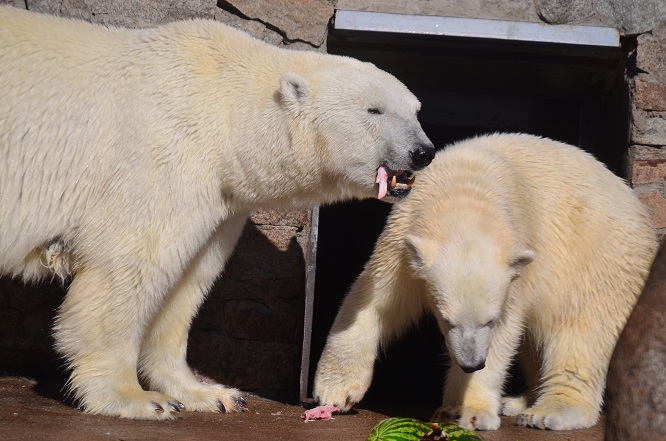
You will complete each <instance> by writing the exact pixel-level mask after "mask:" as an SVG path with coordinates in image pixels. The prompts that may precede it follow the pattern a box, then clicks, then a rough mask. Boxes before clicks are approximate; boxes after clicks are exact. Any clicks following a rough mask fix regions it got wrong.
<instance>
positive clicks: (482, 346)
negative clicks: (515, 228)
mask: <svg viewBox="0 0 666 441" xmlns="http://www.w3.org/2000/svg"><path fill="white" fill-rule="evenodd" d="M407 247H408V249H409V250H410V254H411V259H412V262H411V263H412V267H413V268H414V269H415V270H416V273H417V276H418V277H420V278H422V279H423V280H424V281H425V282H426V284H427V286H428V293H429V300H430V302H431V305H432V309H433V311H434V313H435V315H436V316H437V319H438V322H439V325H440V329H441V330H442V333H443V334H444V338H445V341H446V347H447V350H448V352H449V355H450V357H451V359H452V360H453V361H454V362H455V363H456V364H457V365H458V366H460V368H461V369H462V370H463V371H465V372H467V373H471V372H474V371H477V370H479V369H483V368H484V367H485V363H486V358H487V356H488V350H489V348H490V345H491V344H492V340H493V336H494V334H495V330H496V328H497V326H498V325H499V324H500V323H501V321H502V320H503V318H504V313H505V311H506V309H507V308H509V307H511V305H510V302H511V300H510V299H509V289H510V286H511V284H512V283H514V280H515V279H516V278H517V277H519V276H520V274H521V272H522V270H523V268H524V267H525V265H527V264H528V263H530V262H531V261H532V260H533V259H534V252H532V251H530V250H524V251H521V252H514V253H509V252H506V251H505V250H504V248H503V247H502V246H500V245H497V244H493V243H489V242H486V241H485V240H483V239H478V238H476V237H472V238H470V240H458V239H452V240H450V241H448V242H446V243H441V242H436V241H433V240H431V239H429V238H419V237H415V236H408V238H407Z"/></svg>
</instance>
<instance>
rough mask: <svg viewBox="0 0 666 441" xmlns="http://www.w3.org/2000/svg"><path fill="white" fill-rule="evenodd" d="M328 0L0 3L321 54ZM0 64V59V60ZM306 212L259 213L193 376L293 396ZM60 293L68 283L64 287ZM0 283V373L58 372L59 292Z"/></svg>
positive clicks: (211, 314)
mask: <svg viewBox="0 0 666 441" xmlns="http://www.w3.org/2000/svg"><path fill="white" fill-rule="evenodd" d="M334 3H335V0H301V1H298V2H294V1H289V0H226V1H219V2H215V1H214V0H175V1H172V0H39V1H36V0H25V1H18V0H9V1H7V0H0V4H11V5H13V6H15V7H20V8H27V9H29V10H32V11H35V12H42V13H47V14H54V15H60V16H64V17H73V18H80V19H83V20H86V21H91V22H94V23H99V24H103V25H109V26H122V27H132V28H140V27H150V26H155V25H158V24H160V23H166V22H170V21H174V20H180V19H188V18H207V19H214V20H218V21H221V22H224V23H226V24H229V25H231V26H234V27H236V28H239V29H242V30H244V31H246V32H248V33H250V34H251V35H253V36H255V37H256V38H259V39H261V40H264V41H266V42H268V43H270V44H274V45H278V46H284V47H290V48H292V49H299V50H315V51H325V50H326V35H327V32H328V22H329V20H330V18H331V17H332V15H333V6H334ZM0 62H1V61H0ZM309 225H310V212H309V211H307V210H304V211H292V212H286V213H282V212H280V213H278V212H273V211H259V212H256V213H254V214H253V215H252V216H251V218H250V219H249V221H248V223H247V225H246V227H245V230H244V233H243V236H242V237H241V239H240V241H239V245H238V247H237V249H236V251H235V253H234V255H233V256H232V258H231V260H230V262H229V263H228V265H227V268H226V269H225V272H224V274H223V275H222V276H221V277H220V279H219V280H218V282H217V283H216V284H215V286H214V288H213V289H212V291H211V293H210V294H209V297H208V299H207V301H206V302H205V303H204V307H203V308H202V310H201V311H200V314H199V316H198V317H197V318H196V319H195V322H194V325H193V329H192V332H191V335H190V342H189V350H188V358H189V361H190V364H191V365H192V366H193V367H194V368H196V369H197V370H199V371H200V372H201V373H203V374H205V375H208V376H210V377H212V378H215V379H216V380H218V381H220V382H223V383H228V384H230V385H233V386H235V387H239V388H241V389H243V390H246V391H251V392H256V393H260V394H262V395H264V396H268V397H279V396H285V395H288V396H289V397H291V398H295V397H297V396H298V395H297V394H298V387H299V372H300V361H301V360H300V356H301V341H302V335H303V311H304V291H305V288H304V286H305V260H306V251H305V250H307V247H308V243H307V242H308V239H309ZM64 288H66V287H64ZM64 288H63V287H60V286H59V285H58V284H56V283H51V284H49V283H43V284H40V285H37V286H25V285H24V284H23V283H21V282H20V281H16V280H9V279H6V278H5V279H0V371H6V372H12V373H21V374H29V375H35V376H38V377H39V378H46V377H49V376H51V375H53V374H54V373H55V374H63V373H64V370H63V368H62V360H60V359H59V358H58V356H57V354H55V353H54V351H53V350H52V344H53V340H52V337H51V333H50V329H51V326H52V323H53V318H54V317H55V312H56V309H57V308H58V306H59V305H60V302H61V301H62V298H63V296H64V292H65V289H64Z"/></svg>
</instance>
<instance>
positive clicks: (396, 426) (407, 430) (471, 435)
mask: <svg viewBox="0 0 666 441" xmlns="http://www.w3.org/2000/svg"><path fill="white" fill-rule="evenodd" d="M432 425H437V426H438V427H439V428H441V429H442V432H443V433H445V434H446V435H447V441H483V438H481V437H480V436H479V435H478V434H476V433H475V432H473V431H470V430H466V429H463V428H462V427H460V426H458V425H457V424H453V423H425V422H423V421H420V420H417V419H414V418H400V417H393V418H387V419H385V420H383V421H380V422H379V424H377V425H376V426H375V427H374V428H373V429H372V432H370V435H368V437H367V438H366V440H365V441H421V440H422V439H423V437H424V436H425V435H428V434H430V433H431V432H432V430H433V428H432Z"/></svg>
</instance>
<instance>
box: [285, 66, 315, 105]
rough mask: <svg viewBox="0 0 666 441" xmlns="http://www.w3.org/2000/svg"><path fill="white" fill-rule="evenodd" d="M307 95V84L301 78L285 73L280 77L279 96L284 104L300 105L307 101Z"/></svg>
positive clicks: (291, 73)
mask: <svg viewBox="0 0 666 441" xmlns="http://www.w3.org/2000/svg"><path fill="white" fill-rule="evenodd" d="M309 93H310V91H309V89H308V82H307V81H306V80H305V78H303V77H302V76H300V75H298V74H295V73H293V72H287V73H284V74H282V77H280V95H281V96H282V101H283V102H284V103H285V104H289V105H298V104H302V103H304V102H305V101H307V99H308V95H309Z"/></svg>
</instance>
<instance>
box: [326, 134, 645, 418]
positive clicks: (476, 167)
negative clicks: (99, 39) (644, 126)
mask: <svg viewBox="0 0 666 441" xmlns="http://www.w3.org/2000/svg"><path fill="white" fill-rule="evenodd" d="M655 252H656V240H655V236H654V232H653V228H652V226H651V223H650V219H649V217H648V215H647V213H646V210H645V208H644V207H643V206H642V204H641V202H640V201H639V200H638V199H637V197H636V196H635V195H634V194H633V192H632V190H631V189H630V188H629V187H628V186H627V185H625V183H624V182H623V181H622V180H621V179H619V178H618V177H616V176H615V175H613V174H612V173H611V172H610V171H609V170H608V169H606V168H605V167H604V166H603V165H602V164H601V163H599V162H597V161H596V160H595V159H594V158H593V157H592V156H591V155H589V154H587V153H585V152H583V151H582V150H579V149H577V148H575V147H572V146H569V145H566V144H562V143H559V142H555V141H552V140H548V139H543V138H537V137H534V136H531V135H525V134H494V135H488V136H484V137H478V138H474V139H471V140H468V141H464V142H461V143H459V144H456V145H453V146H450V147H448V148H446V149H445V150H444V151H442V152H440V153H438V154H437V157H436V158H435V160H434V161H433V163H432V164H431V165H430V167H428V169H427V170H426V171H424V172H423V173H422V174H421V175H420V176H419V181H418V184H417V185H415V188H414V190H413V191H412V194H411V196H410V197H409V198H408V199H407V200H405V201H404V202H401V203H400V204H399V205H397V206H394V207H393V210H392V213H391V215H390V216H389V219H388V223H387V226H386V228H385V230H384V232H383V233H382V234H381V236H380V238H379V239H378V242H377V244H376V246H375V251H374V253H373V255H372V257H371V258H370V260H369V262H368V263H367V265H366V267H365V269H364V271H363V273H362V274H361V275H360V276H359V278H358V279H357V280H356V282H355V283H354V284H353V286H352V288H351V290H350V292H349V293H348V295H347V297H346V298H345V300H344V302H343V304H342V307H341V309H340V311H339V313H338V315H337V317H336V319H335V322H334V324H333V327H332V329H331V331H330V334H329V336H328V339H327V343H326V346H325V349H324V352H323V354H322V356H321V359H320V360H319V364H318V367H317V372H316V375H315V383H314V391H313V392H314V397H315V398H316V399H317V400H318V401H319V402H320V403H321V404H325V405H336V406H338V407H340V408H341V409H342V410H343V411H344V410H348V409H349V408H350V407H351V406H352V405H353V404H354V403H357V402H358V401H360V400H361V398H362V397H363V395H364V393H365V392H366V390H367V389H368V387H369V385H370V382H371V379H372V373H373V364H374V362H375V359H376V357H377V352H378V348H379V347H380V346H382V345H386V344H387V343H388V342H390V340H391V339H392V338H394V337H396V336H398V335H399V334H400V333H401V332H402V331H404V330H405V328H407V327H408V326H409V325H411V324H412V323H414V322H415V321H416V320H417V319H418V318H419V317H420V316H421V314H422V313H424V311H431V312H432V313H433V314H434V315H435V316H436V317H437V319H438V323H439V326H440V329H441V331H442V333H443V334H444V337H445V342H446V346H447V349H448V353H449V355H450V358H451V360H452V361H453V363H452V366H451V367H450V368H449V370H448V376H447V378H446V385H445V388H444V397H443V404H442V406H441V407H440V408H439V409H437V411H436V412H435V415H434V417H433V418H434V419H435V420H436V421H441V420H444V419H455V420H457V422H458V423H459V424H461V425H462V426H464V427H466V428H471V429H479V430H492V429H497V428H499V426H500V417H499V415H500V413H503V414H504V415H517V422H518V423H519V424H521V425H526V426H533V427H538V428H549V429H562V430H564V429H576V428H585V427H590V426H592V425H594V424H595V423H596V421H597V420H598V417H599V412H600V407H601V404H602V400H603V392H604V384H605V378H606V371H607V369H608V363H609V360H610V357H611V353H612V351H613V347H614V345H615V342H616V340H617V337H618V334H619V333H620V330H621V329H622V326H623V325H624V323H625V320H626V319H627V316H628V315H629V312H630V311H631V308H632V306H633V305H634V303H635V301H636V298H637V296H638V295H639V294H640V292H641V289H642V287H643V284H644V282H645V279H646V278H647V274H648V271H649V268H650V264H651V261H652V258H653V256H654V254H655ZM518 352H520V354H521V356H522V357H521V361H522V362H523V363H522V364H523V366H524V368H525V370H526V376H527V378H528V380H529V383H530V385H531V392H530V394H528V395H526V396H525V397H514V398H509V397H503V396H502V388H503V386H504V382H505V377H506V372H507V368H508V367H509V365H510V363H511V361H512V358H513V357H514V355H516V354H517V353H518Z"/></svg>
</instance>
